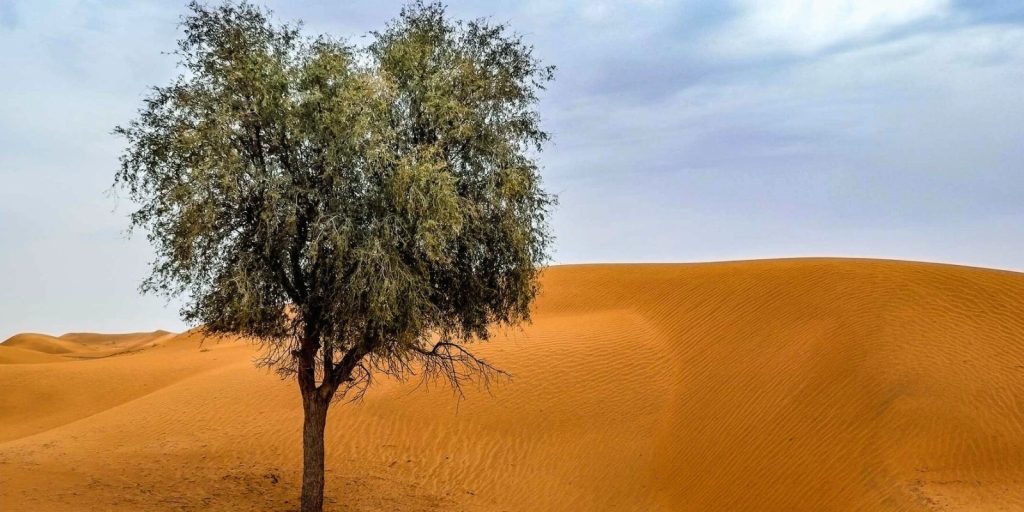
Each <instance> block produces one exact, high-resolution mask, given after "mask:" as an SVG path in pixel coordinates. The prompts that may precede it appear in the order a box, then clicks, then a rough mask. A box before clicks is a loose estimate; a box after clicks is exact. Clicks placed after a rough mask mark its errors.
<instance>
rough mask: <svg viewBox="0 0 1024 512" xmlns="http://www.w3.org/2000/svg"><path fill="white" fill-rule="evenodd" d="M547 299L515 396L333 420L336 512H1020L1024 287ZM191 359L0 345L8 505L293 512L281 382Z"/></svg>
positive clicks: (405, 395)
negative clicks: (31, 359)
mask: <svg viewBox="0 0 1024 512" xmlns="http://www.w3.org/2000/svg"><path fill="white" fill-rule="evenodd" d="M543 287H544V288H543V293H542V296H541V297H540V298H539V299H538V302H537V304H536V312H535V319H534V322H533V324H532V325H530V326H528V327H526V328H524V329H523V330H521V331H518V330H517V331H512V332H507V333H502V334H501V335H499V336H497V337H496V339H495V340H494V341H493V342H492V343H488V344H481V345H478V346H477V350H478V353H479V354H481V355H483V356H485V357H487V358H489V359H490V360H491V361H492V362H494V363H495V364H497V365H498V366H500V367H502V368H504V369H506V370H508V371H510V372H511V373H512V374H513V375H514V378H513V380H512V381H510V382H507V383H503V384H500V385H498V386H496V387H493V388H492V389H491V390H490V392H489V393H488V392H486V391H485V390H480V389H469V390H467V399H466V400H464V401H462V402H458V401H457V400H456V399H455V398H454V397H453V395H452V393H451V392H449V391H448V390H447V389H444V388H431V389H425V387H423V386H419V387H418V386H417V383H416V382H410V383H394V382H382V383H381V384H380V385H379V386H378V387H376V388H375V389H374V390H373V391H372V392H371V393H370V394H369V395H368V396H367V397H366V399H365V400H364V401H363V402H361V403H358V404H344V405H343V404H338V405H337V406H335V408H334V409H333V411H332V413H331V417H330V418H329V423H330V424H329V426H328V434H327V435H328V439H327V446H328V451H327V464H328V468H329V471H328V474H327V479H328V501H329V506H328V508H329V509H330V510H367V511H369V510H403V511H405V510H471V511H477V510H479V511H490V510H507V511H537V510H565V511H569V510H572V511H579V510H597V511H620V510H643V511H647V510H653V511H660V510H664V511H689V510H693V511H800V510H806V511H828V510H835V511H853V510H883V511H935V510H1024V274H1017V273H1011V272H1002V271H994V270H986V269H976V268H968V267H956V266H948V265H935V264H923V263H907V262H894V261H874V260H843V259H797V260H774V261H753V262H734V263H715V264H694V265H580V266H560V267H553V268H551V269H549V270H548V271H547V272H546V273H545V275H544V279H543ZM26 336H28V337H26ZM33 336H35V337H33ZM147 336H148V337H147ZM54 340H57V341H58V342H63V343H70V344H74V345H70V346H69V345H64V344H60V343H55V342H54ZM12 341H13V342H14V343H13V344H12V343H11V342H12ZM200 341H201V340H200V338H199V337H198V336H196V335H195V334H190V333H186V334H183V335H172V334H168V333H150V334H149V335H137V336H136V337H135V338H132V337H121V338H116V339H114V338H109V337H107V338H105V337H103V336H100V335H97V336H88V335H81V334H77V335H66V336H62V337H60V338H53V337H39V335H21V336H19V337H15V338H12V339H11V340H9V341H8V342H6V343H4V344H3V345H0V349H2V350H0V505H2V506H0V508H2V509H3V510H8V509H10V510H44V511H45V510H125V511H127V510H289V509H292V508H294V507H295V506H296V499H295V495H296V493H297V489H298V481H299V455H300V453H299V444H300V441H299V439H300V425H301V405H300V402H299V397H298V391H297V389H296V386H295V384H294V383H292V382H290V381H280V380H278V379H277V378H276V377H275V376H273V375H271V374H268V373H267V372H266V371H263V370H258V369H255V368H253V367H252V364H251V360H252V358H253V357H254V355H255V352H254V351H253V349H252V348H251V347H249V346H247V345H245V344H243V343H241V342H238V341H232V340H222V341H220V342H212V341H206V342H205V344H204V345H203V346H202V348H200ZM33 347H34V348H33ZM54 347H63V348H67V349H68V350H69V351H68V352H50V351H51V350H54ZM37 349H39V350H37ZM11 350H15V351H17V352H10V351H11ZM5 353H7V354H10V355H7V356H5V355H4V354H5ZM26 353H30V354H31V353H34V354H36V355H38V356H39V357H43V358H48V359H49V360H47V361H43V360H40V361H38V362H35V361H28V360H22V359H20V358H28V357H31V356H25V355H24V354H26ZM19 354H20V355H19ZM69 354H70V355H75V354H96V355H97V357H91V358H89V359H81V358H75V357H69V356H68V355H69ZM10 362H22V363H26V364H7V363H10ZM33 363H36V364H33Z"/></svg>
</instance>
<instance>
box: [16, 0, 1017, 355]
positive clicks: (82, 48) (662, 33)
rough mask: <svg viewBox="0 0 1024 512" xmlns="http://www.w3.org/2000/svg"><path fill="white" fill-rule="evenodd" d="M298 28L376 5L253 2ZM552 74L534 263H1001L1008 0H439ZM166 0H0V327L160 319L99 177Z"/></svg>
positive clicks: (354, 15)
mask: <svg viewBox="0 0 1024 512" xmlns="http://www.w3.org/2000/svg"><path fill="white" fill-rule="evenodd" d="M265 5H267V6H269V7H270V8H271V9H273V10H274V11H275V13H276V15H277V17H278V18H279V19H281V20H292V19H297V18H301V19H303V20H304V21H305V24H306V31H307V33H310V34H313V33H321V32H327V33H331V34H334V35H340V36H346V37H349V38H350V39H351V40H352V41H353V42H354V43H357V44H360V43H361V42H362V41H364V40H363V39H362V38H361V37H360V36H361V35H363V34H365V33H366V32H368V31H370V30H375V29H379V28H381V27H382V26H383V24H384V23H385V22H386V21H387V20H388V19H390V18H392V17H394V16H395V15H396V14H397V12H398V10H399V8H400V5H401V3H399V2H394V3H390V4H389V5H386V6H381V5H378V4H377V3H375V2H366V1H358V2H351V3H349V4H347V5H339V4H337V3H335V2H326V1H323V2H320V1H317V2H304V3H303V5H301V6H300V5H292V4H289V3H287V2H282V1H272V2H265ZM449 10H450V12H451V13H452V14H453V15H455V16H457V17H462V18H472V17H479V16H489V17H491V18H492V19H494V20H497V21H507V22H508V24H509V25H510V26H511V27H512V29H513V30H515V31H516V32H518V33H520V34H522V35H523V36H524V38H525V40H526V41H527V42H529V43H531V44H533V45H534V46H535V47H536V54H537V56H538V57H540V58H541V59H542V60H543V61H544V62H546V63H549V64H554V65H556V66H558V71H557V72H556V79H555V82H554V83H553V85H552V86H551V87H550V88H549V90H548V91H547V92H546V94H545V95H544V97H543V100H542V103H541V106H540V110H541V114H542V116H543V121H544V126H545V127H546V128H547V129H548V130H549V131H550V132H551V133H552V135H553V141H552V144H551V145H549V147H548V148H547V151H546V152H545V153H544V154H543V156H542V157H541V161H542V163H543V164H544V167H545V171H544V176H545V180H546V185H547V188H548V189H549V190H550V191H552V192H555V193H557V194H558V195H559V196H560V205H559V206H558V207H557V209H556V211H555V214H554V217H553V231H554V233H555V235H556V236H557V242H556V245H555V254H554V263H582V262H693V261H719V260H737V259H762V258H777V257H806V256H828V257H870V258H891V259H905V260H921V261H936V262H944V263H955V264H962V265H972V266H984V267H994V268H1002V269H1009V270H1018V271H1019V270H1024V243H1022V241H1024V202H1022V201H1021V200H1020V198H1021V197H1024V173H1021V172H1020V171H1021V170H1020V166H1021V163H1022V162H1024V145H1022V144H1021V140H1024V91H1022V90H1021V84H1022V83H1024V5H1021V4H1019V3H1018V2H1008V1H1007V2H1000V1H995V2H987V3H986V4H985V5H980V4H979V3H976V2H954V1H941V0H908V1H906V2H901V3H899V4H898V5H896V4H892V3H890V2H882V1H862V2H852V1H828V2H826V1H817V2H810V1H798V0H786V1H781V2H774V3H772V4H771V6H768V5H767V4H764V3H759V2H754V1H744V0H736V1H733V2H728V3H723V2H711V1H708V2H669V1H658V0H644V1H639V2H624V1H608V2H570V3H565V4H558V5H554V4H551V3H548V2H540V1H528V2H508V1H499V2H482V1H477V2H450V3H449ZM184 12H185V2H146V3H127V2H95V1H80V2H75V1H60V2H49V3H48V5H41V3H38V2H27V1H18V0H14V1H11V0H0V65H2V67H3V69H4V70H5V78H6V79H5V80H3V81H0V94H2V97H3V98H4V99H3V101H0V177H2V179H3V182H4V184H5V186H4V187H2V188H0V275H2V276H4V277H3V280H2V281H0V282H2V283H3V291H2V292H0V310H2V311H3V312H4V313H3V314H2V315H0V340H2V339H5V338H6V337H8V336H10V335H12V334H14V333H17V332H24V331H32V332H45V333H50V334H61V333H64V332H68V331H108V332H109V331H120V332H123V331H142V330H147V331H148V330H154V329H167V330H181V329H183V328H184V326H183V324H182V323H181V322H180V321H179V320H178V319H177V307H176V305H174V304H173V303H172V304H171V305H170V306H168V307H165V305H164V299H163V298H160V297H153V296H140V295H139V293H138V289H137V288H138V284H139V282H140V281H141V280H142V279H143V277H144V276H145V275H146V273H147V264H148V262H149V260H150V258H151V253H150V250H149V246H148V243H147V242H146V240H145V237H144V236H142V234H137V235H136V236H135V237H133V238H132V239H130V240H128V239H126V238H125V228H126V227H127V225H128V220H127V215H128V213H129V212H130V211H131V205H130V204H127V202H126V200H125V199H124V198H120V199H119V198H117V197H116V195H111V193H110V190H109V187H110V184H111V182H112V178H113V173H114V171H115V170H116V168H117V157H118V155H119V153H120V150H121V148H122V141H121V140H119V139H118V138H117V137H115V136H114V135H112V134H111V130H112V129H113V127H114V126H115V125H117V124H121V123H125V122H127V121H128V120H130V119H131V118H132V117H133V115H134V112H135V110H136V109H137V108H138V107H139V106H140V104H141V100H142V98H143V96H144V94H145V93H146V89H147V87H149V86H152V85H163V84H165V83H167V82H168V81H169V80H170V79H171V77H172V76H173V75H174V74H175V72H176V71H175V68H174V61H175V59H174V57H173V56H170V55H166V54H162V53H161V52H166V51H169V50H172V49H173V47H174V43H175V41H176V39H177V37H178V35H179V33H178V31H177V26H176V25H177V21H178V17H179V16H180V15H181V14H183V13H184Z"/></svg>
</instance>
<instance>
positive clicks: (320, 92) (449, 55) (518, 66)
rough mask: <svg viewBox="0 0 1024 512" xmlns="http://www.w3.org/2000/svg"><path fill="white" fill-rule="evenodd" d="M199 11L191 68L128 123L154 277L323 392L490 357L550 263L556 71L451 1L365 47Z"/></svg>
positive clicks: (211, 324) (241, 9)
mask: <svg viewBox="0 0 1024 512" xmlns="http://www.w3.org/2000/svg"><path fill="white" fill-rule="evenodd" d="M190 9H191V13H190V14H189V15H188V16H186V17H185V18H184V21H183V24H182V25H183V29H184V36H183V37H182V39H181V40H180V41H179V43H178V50H177V52H176V53H177V55H178V56H179V58H180V66H181V67H182V70H183V73H182V74H181V76H179V77H178V78H177V79H176V80H174V81H173V82H172V83H171V84H170V85H168V86H165V87H156V88H154V89H153V90H152V93H151V94H150V95H149V96H148V97H147V98H146V99H145V103H144V106H143V107H142V109H141V110H140V111H139V113H138V117H137V118H136V119H135V120H133V121H132V122H131V123H129V124H128V125H126V126H122V127H118V128H117V129H116V130H115V131H116V133H118V134H120V135H121V136H123V137H124V138H125V139H126V140H127V148H126V150H125V152H124V154H123V155H122V158H121V168H120V170H119V172H118V173H117V175H116V179H115V184H116V186H119V187H121V188H122V189H124V190H126V191H127V192H128V194H129V195H130V197H131V198H132V199H133V200H135V201H136V202H137V203H138V204H139V205H140V206H139V208H138V209H137V210H136V211H135V212H134V213H133V214H132V217H131V222H132V225H133V226H135V227H141V228H144V229H146V230H148V233H149V234H148V236H149V239H150V241H151V243H152V244H153V246H154V247H155V250H156V254H157V258H156V260H155V262H154V263H153V268H152V275H151V277H150V278H149V279H148V280H147V281H146V282H145V283H144V285H143V287H144V289H145V290H147V291H152V292H158V293H166V294H171V295H178V294H187V296H188V297H189V298H190V299H189V302H188V304H187V305H186V306H185V308H184V309H183V311H182V314H183V316H184V318H185V319H187V320H188V321H190V322H193V323H201V324H203V325H204V328H205V329H206V331H208V332H210V333H232V334H240V335H243V336H247V337H250V338H252V339H254V340H257V341H258V342H260V343H262V344H264V345H265V346H266V348H267V349H268V352H267V359H266V360H265V361H264V362H266V363H268V364H272V365H274V366H275V367H277V368H278V369H280V370H282V371H283V372H284V373H290V372H297V373H298V374H299V381H300V385H302V386H303V389H304V391H305V390H307V389H321V390H322V391H321V393H322V395H323V396H325V397H326V398H330V396H332V395H333V393H334V389H335V388H336V387H338V385H340V384H344V385H345V386H348V387H352V386H357V385H358V384H363V385H365V384H368V383H369V381H370V378H371V375H372V374H374V373H375V372H384V373H388V374H392V375H395V376H399V377H402V376H405V375H407V374H408V373H409V372H411V371H415V369H416V368H423V369H426V370H428V371H436V372H438V374H439V375H443V376H445V377H448V378H449V379H451V380H452V381H453V383H455V384H458V382H459V380H460V379H461V378H462V377H464V376H467V375H468V373H465V372H466V370H467V369H475V370H487V369H488V368H489V367H488V366H487V365H486V363H484V362H483V361H480V360H478V359H476V358H475V357H473V356H472V355H471V354H469V353H468V352H466V351H465V349H464V348H462V345H461V344H462V343H464V342H468V341H472V340H477V339H486V338H487V336H488V328H489V326H492V325H495V324H506V325H507V324H514V323H517V322H520V321H523V320H525V319H528V317H529V306H530V303H531V301H532V299H533V298H534V297H535V295H536V293H537V275H538V272H539V270H540V268H541V266H542V265H543V264H544V263H545V262H546V259H547V250H548V247H549V244H550V240H551V239H550V236H549V233H548V229H547V223H546V219H547V215H548V212H549V209H550V207H551V205H552V204H553V200H554V198H553V197H552V196H550V195H549V194H547V193H546V192H545V191H544V190H543V188H542V187H541V181H540V176H539V172H538V166H537V162H536V160H535V155H536V153H537V152H538V151H540V150H541V148H542V146H543V144H544V142H545V141H546V140H547V139H548V135H547V134H546V133H545V132H543V131H542V130H541V129H540V127H539V119H538V115H537V112H536V110H535V107H536V103H537V93H538V91H540V90H542V89H543V87H544V84H545V83H546V82H547V81H549V80H551V78H552V71H553V68H551V67H545V66H542V65H541V64H540V63H539V62H538V61H537V60H536V59H535V58H534V57H533V56H532V49H531V48H530V47H529V46H527V45H525V44H524V43H523V42H522V41H521V40H520V39H519V38H518V37H517V36H515V35H514V34H510V33H509V32H508V30H507V29H506V27H504V26H503V25H495V24H491V23H489V22H487V21H485V20H476V21H470V22H457V21H452V20H449V19H448V18H447V17H446V15H445V11H444V8H443V7H442V6H441V5H438V4H430V5H424V4H422V3H413V4H410V5H408V6H407V7H406V8H404V9H403V10H402V12H401V14H400V16H399V17H398V18H397V19H396V20H395V21H393V22H392V23H390V24H389V25H388V26H387V27H386V28H385V29H384V30H383V31H381V32H373V33H371V36H372V40H373V42H372V43H371V44H370V45H369V46H367V47H362V48H360V47H355V46H352V45H349V44H346V43H345V42H343V41H338V40H335V39H332V38H330V37H327V36H319V37H316V38H309V37H305V36H303V35H302V33H301V31H300V27H299V26H297V25H287V24H276V23H274V22H273V21H272V20H270V18H269V16H268V13H267V12H265V11H263V10H260V9H258V8H256V7H254V6H252V5H250V4H247V3H241V4H224V5H220V6H216V7H207V6H204V5H202V4H199V3H192V4H191V5H190ZM417 362H419V363H422V364H416V363H417ZM316 382H319V383H320V385H319V387H317V386H316ZM310 386H313V387H310Z"/></svg>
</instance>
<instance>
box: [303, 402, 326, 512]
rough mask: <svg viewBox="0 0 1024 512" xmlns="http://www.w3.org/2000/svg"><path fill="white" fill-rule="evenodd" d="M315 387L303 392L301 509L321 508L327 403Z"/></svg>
mask: <svg viewBox="0 0 1024 512" xmlns="http://www.w3.org/2000/svg"><path fill="white" fill-rule="evenodd" d="M328 405H330V400H324V399H323V398H322V397H321V396H320V393H317V392H316V391H315V390H314V391H313V392H312V393H303V394H302V408H303V412H304V418H303V425H302V508H301V510H302V512H322V511H323V509H324V426H325V425H326V423H327V406H328Z"/></svg>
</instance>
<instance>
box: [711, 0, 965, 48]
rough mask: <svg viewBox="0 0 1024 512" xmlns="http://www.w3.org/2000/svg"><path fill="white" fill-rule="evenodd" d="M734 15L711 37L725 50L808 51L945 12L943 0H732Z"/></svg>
mask: <svg viewBox="0 0 1024 512" xmlns="http://www.w3.org/2000/svg"><path fill="white" fill-rule="evenodd" d="M737 2H738V5H737V6H736V7H737V8H738V10H739V11H740V15H739V17H738V18H737V19H736V20H735V21H734V22H733V23H731V24H730V25H729V26H728V27H727V28H726V30H724V31H723V32H720V33H718V34H716V35H715V36H714V37H713V41H712V47H715V48H717V49H718V50H719V51H721V52H723V53H726V54H731V55H748V54H786V53H790V54H800V55H807V54H813V53H815V52H818V51H820V50H823V49H826V48H829V47H832V46H835V45H838V44H843V43H846V42H850V41H857V40H864V39H871V38H874V37H879V36H882V35H885V34H886V33H888V32H891V31H893V30H896V29H899V28H900V27H904V26H906V25H909V24H912V23H915V22H919V21H923V20H928V19H936V18H941V17H944V16H947V15H948V14H949V12H950V5H949V0H899V1H895V2H894V1H891V0H778V1H771V2H765V1H760V0H737Z"/></svg>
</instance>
